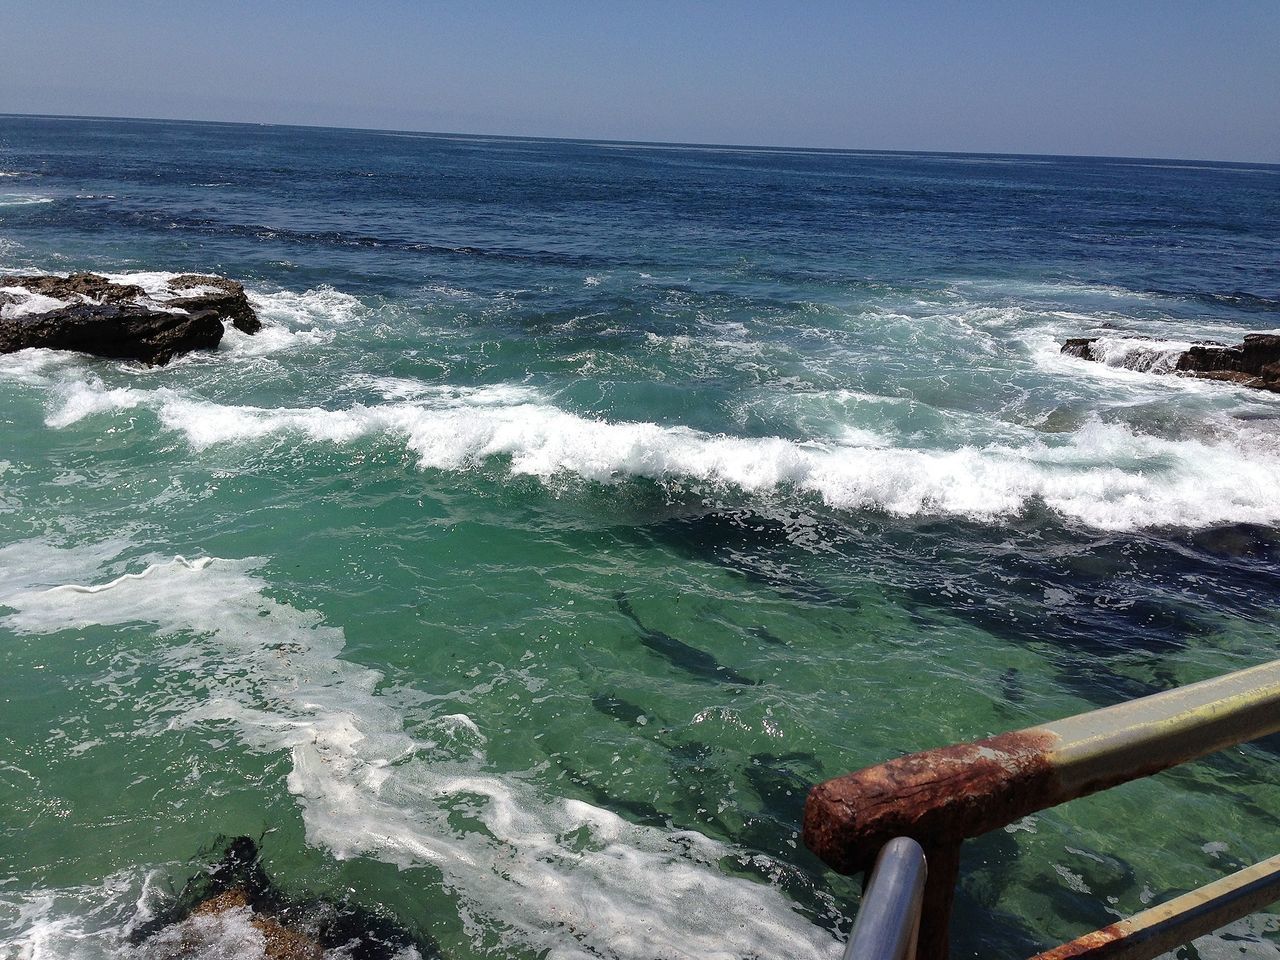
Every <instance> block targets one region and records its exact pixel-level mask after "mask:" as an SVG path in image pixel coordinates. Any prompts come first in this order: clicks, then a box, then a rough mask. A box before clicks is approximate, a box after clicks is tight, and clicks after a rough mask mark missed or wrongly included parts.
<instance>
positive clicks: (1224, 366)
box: [1062, 333, 1280, 393]
mask: <svg viewBox="0 0 1280 960" xmlns="http://www.w3.org/2000/svg"><path fill="white" fill-rule="evenodd" d="M1106 339H1107V338H1103V337H1072V338H1071V339H1069V340H1067V341H1066V342H1065V343H1063V345H1062V353H1064V354H1066V355H1067V356H1072V357H1078V358H1080V359H1081V360H1092V361H1095V362H1107V360H1108V358H1107V357H1106V356H1104V353H1103V351H1102V350H1101V349H1100V345H1101V344H1102V343H1103V342H1104V341H1105V340H1106ZM1126 339H1127V340H1128V341H1129V343H1130V344H1131V346H1129V347H1128V348H1126V349H1125V351H1124V352H1123V361H1124V362H1123V363H1122V364H1120V365H1121V366H1124V367H1126V368H1128V369H1132V370H1142V371H1147V372H1154V373H1163V372H1170V373H1175V374H1181V375H1183V376H1189V377H1200V378H1202V379H1206V380H1223V381H1227V382H1229V383H1236V384H1239V385H1241V386H1244V387H1254V388H1256V389H1259V390H1271V391H1274V392H1277V393H1280V334H1274V333H1251V334H1249V335H1248V336H1246V337H1245V338H1244V342H1243V343H1240V344H1237V345H1235V346H1232V345H1229V344H1223V343H1195V344H1190V345H1189V346H1188V348H1187V349H1186V350H1185V351H1182V352H1181V353H1179V354H1178V355H1177V356H1176V358H1174V361H1173V363H1172V364H1170V365H1169V366H1168V367H1167V368H1166V367H1164V366H1163V365H1160V364H1156V363H1154V362H1153V361H1154V360H1156V359H1163V358H1165V357H1166V355H1167V354H1168V346H1167V345H1164V344H1161V343H1160V342H1159V341H1154V340H1153V341H1151V346H1150V347H1149V348H1144V347H1143V339H1144V338H1141V337H1134V338H1126Z"/></svg>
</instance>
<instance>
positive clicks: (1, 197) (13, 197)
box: [0, 193, 53, 207]
mask: <svg viewBox="0 0 1280 960" xmlns="http://www.w3.org/2000/svg"><path fill="white" fill-rule="evenodd" d="M37 203H53V197H37V196H33V195H32V194H29V193H0V207H28V206H32V205H33V204H37Z"/></svg>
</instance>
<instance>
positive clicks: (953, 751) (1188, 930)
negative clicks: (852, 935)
mask: <svg viewBox="0 0 1280 960" xmlns="http://www.w3.org/2000/svg"><path fill="white" fill-rule="evenodd" d="M1277 731H1280V660H1277V661H1273V662H1271V663H1266V664H1262V665H1261V666H1257V667H1253V668H1251V669H1248V670H1241V671H1239V672H1238V673H1232V674H1228V675H1226V676H1223V677H1217V678H1215V679H1212V680H1205V681H1203V682H1202V683H1195V684H1191V685H1189V686H1185V687H1179V688H1177V689H1175V690H1169V691H1166V692H1165V693H1158V694H1155V695H1154V696H1150V697H1144V698H1142V699H1141V700H1132V701H1130V702H1128V703H1121V704H1118V705H1116V706H1113V707H1107V708H1105V709H1102V710H1095V711H1093V712H1091V713H1083V714H1080V715H1078V716H1075V717H1069V718H1067V719H1065V720H1058V721H1056V722H1054V723H1048V724H1045V725H1043V726H1039V727H1032V728H1030V729H1027V730H1022V731H1019V732H1017V733H1006V734H1002V735H1000V736H998V737H991V738H990V739H987V740H979V741H977V742H975V743H967V744H959V745H956V746H949V747H939V748H938V749H935V750H925V751H923V752H921V753H915V754H912V755H911V756H907V757H899V758H898V759H896V760H890V761H889V762H887V763H882V764H879V765H878V766H874V767H867V768H866V769H864V770H860V771H858V772H857V773H851V774H847V775H846V776H843V777H837V778H836V779H834V780H828V781H827V782H826V783H822V784H819V785H818V786H816V787H814V788H813V790H812V791H811V792H810V793H809V799H808V801H807V803H806V805H805V813H804V840H805V843H806V844H807V845H808V847H809V848H810V849H811V850H813V852H814V853H816V854H817V855H818V856H819V857H821V858H822V859H823V860H824V861H826V863H827V864H828V865H830V866H831V867H833V868H834V869H836V870H838V871H839V872H841V873H862V872H864V871H867V870H869V869H871V867H872V866H873V865H874V864H875V863H876V861H877V858H878V857H879V856H880V853H881V851H882V850H884V849H885V847H886V845H887V844H889V843H890V841H893V840H895V839H897V838H899V837H908V838H910V839H912V840H914V841H916V842H917V843H919V844H920V846H921V847H922V848H923V850H924V854H925V858H926V860H927V879H926V880H925V881H924V895H923V900H922V902H921V904H920V906H919V908H918V910H917V911H916V916H915V917H912V918H911V919H912V921H913V923H914V922H915V920H916V919H917V918H918V925H919V935H918V940H917V942H916V948H915V950H914V952H908V953H906V954H901V955H900V956H904V957H906V958H911V957H913V956H914V957H916V958H918V960H945V958H946V957H947V952H948V947H949V926H950V917H951V901H952V898H953V897H954V894H955V886H956V881H957V879H958V875H959V866H960V844H961V843H962V842H963V841H964V840H966V839H968V838H970V837H976V836H978V835H980V834H983V833H987V832H988V831H991V830H997V829H1000V828H1001V827H1004V826H1006V825H1008V824H1010V823H1013V822H1014V821H1015V820H1020V819H1022V818H1023V817H1025V816H1028V815H1029V814H1032V813H1036V812H1037V811H1040V810H1044V809H1047V808H1049V807H1054V806H1057V805H1058V804H1061V803H1066V802H1067V801H1068V800H1074V799H1076V798H1077V797H1083V796H1086V795H1088V794H1091V793H1096V792H1098V791H1099V790H1106V789H1108V788H1109V787H1114V786H1117V785H1118V784H1121V783H1127V782H1128V781H1130V780H1137V779H1139V778H1141V777H1148V776H1150V775H1151V774H1153V773H1158V772H1159V771H1161V770H1167V769H1168V768H1170V767H1173V766H1176V765H1178V764H1180V763H1185V762H1186V761H1188V760H1194V759H1196V758H1198V757H1203V756H1205V755H1207V754H1210V753H1214V752H1216V751H1218V750H1222V749H1225V748H1226V747H1230V746H1234V745H1236V744H1239V743H1244V742H1245V741H1247V740H1254V739H1256V738H1258V737H1262V736H1266V735H1268V734H1272V733H1276V732H1277ZM898 886H901V884H898ZM887 899H899V900H900V899H901V894H900V893H898V892H896V889H889V888H888V887H887V886H886V885H884V884H881V883H879V882H878V881H877V878H875V877H873V878H872V882H870V883H869V884H868V886H867V890H866V894H865V895H864V899H863V906H862V909H861V911H860V913H861V912H865V911H867V910H868V909H871V910H872V911H873V913H875V912H876V911H878V915H880V916H885V915H896V914H897V913H898V912H900V911H896V910H892V909H888V908H886V907H885V906H884V904H883V902H882V901H885V900H887ZM1275 900H1280V856H1277V857H1272V858H1271V859H1269V860H1264V861H1263V862H1262V863H1259V864H1256V865H1255V866H1252V867H1249V868H1247V869H1245V870H1242V871H1240V872H1239V873H1236V874H1232V875H1231V876H1229V877H1224V878H1222V879H1221V880H1217V881H1215V882H1213V883H1210V884H1208V885H1207V886H1205V887H1201V888H1200V889H1199V890H1196V891H1193V892H1192V893H1189V894H1186V895H1184V896H1181V897H1177V898H1175V899H1174V900H1171V901H1169V902H1168V903H1165V904H1162V905H1160V906H1157V907H1154V908H1152V909H1150V910H1145V911H1143V912H1142V913H1139V914H1137V915H1136V916H1133V917H1130V918H1129V919H1128V920H1124V921H1121V922H1120V923H1117V924H1113V925H1111V926H1109V927H1106V928H1104V929H1102V930H1098V931H1095V932H1094V933H1091V934H1087V935H1086V936H1084V937H1081V938H1079V939H1077V940H1073V941H1071V942H1070V943H1067V944H1063V945H1062V946H1060V947H1057V948H1055V949H1053V950H1050V951H1048V952H1047V953H1042V954H1040V955H1039V956H1038V957H1036V958H1033V960H1065V958H1068V957H1088V958H1103V957H1108V958H1110V957H1124V958H1126V960H1138V958H1150V957H1156V956H1158V955H1159V954H1161V953H1163V952H1165V951H1167V950H1169V949H1171V948H1173V947H1176V946H1178V945H1180V944H1183V943H1187V942H1189V941H1191V940H1193V939H1195V938H1196V937H1198V936H1203V935H1204V934H1206V933H1210V932H1212V931H1213V930H1216V929H1218V928H1219V927H1221V926H1223V925H1225V924H1226V923H1229V922H1231V921H1232V920H1236V919H1239V918H1240V917H1243V916H1247V915H1248V914H1250V913H1252V912H1254V911H1255V910H1257V909H1258V908H1260V907H1261V906H1264V905H1266V904H1267V903H1270V902H1273V901H1275ZM859 920H861V917H859ZM858 949H860V948H859V947H858V944H857V943H855V942H854V941H853V939H851V941H850V945H849V949H848V951H847V952H846V954H845V956H846V958H847V960H888V955H887V954H882V953H878V952H871V951H870V950H864V951H863V952H857V950H858Z"/></svg>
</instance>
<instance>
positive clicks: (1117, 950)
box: [1031, 856, 1280, 960]
mask: <svg viewBox="0 0 1280 960" xmlns="http://www.w3.org/2000/svg"><path fill="white" fill-rule="evenodd" d="M1277 900H1280V856H1274V857H1271V858H1270V859H1267V860H1263V861H1262V862H1261V863H1256V864H1254V865H1253V866H1252V867H1247V868H1246V869H1244V870H1241V871H1239V872H1238V873H1233V874H1231V876H1229V877H1223V878H1222V879H1221V880H1215V881H1214V882H1213V883H1209V884H1206V885H1205V886H1203V887H1201V888H1200V889H1199V890H1193V891H1191V892H1190V893H1184V894H1183V895H1182V896H1180V897H1175V898H1174V899H1172V900H1170V901H1168V902H1167V903H1162V904H1160V905H1159V906H1157V907H1152V908H1151V909H1150V910H1144V911H1142V912H1141V913H1139V914H1135V915H1134V916H1132V917H1130V918H1129V919H1128V920H1121V921H1120V922H1119V923H1114V924H1112V925H1111V926H1109V927H1103V928H1102V929H1101V930H1095V931H1094V932H1093V933H1088V934H1085V935H1084V936H1083V937H1079V938H1077V939H1075V940H1072V941H1071V942H1070V943H1064V944H1063V945H1062V946H1060V947H1055V948H1054V949H1052V950H1048V951H1046V952H1044V953H1038V954H1036V955H1035V956H1034V957H1032V958H1031V960H1121V958H1123V960H1152V958H1154V957H1158V956H1160V955H1161V954H1162V953H1168V952H1169V951H1170V950H1172V949H1174V948H1175V947H1179V946H1181V945H1182V944H1184V943H1190V942H1191V941H1192V940H1194V939H1195V938H1196V937H1202V936H1204V935H1205V934H1206V933H1212V932H1213V931H1214V930H1217V929H1219V928H1221V927H1223V926H1226V925H1227V924H1228V923H1230V922H1231V921H1233V920H1239V919H1240V918H1241V917H1246V916H1248V915H1249V914H1251V913H1253V912H1254V911H1256V910H1259V909H1261V908H1262V907H1265V906H1266V905H1267V904H1269V903H1274V902H1275V901H1277Z"/></svg>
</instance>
